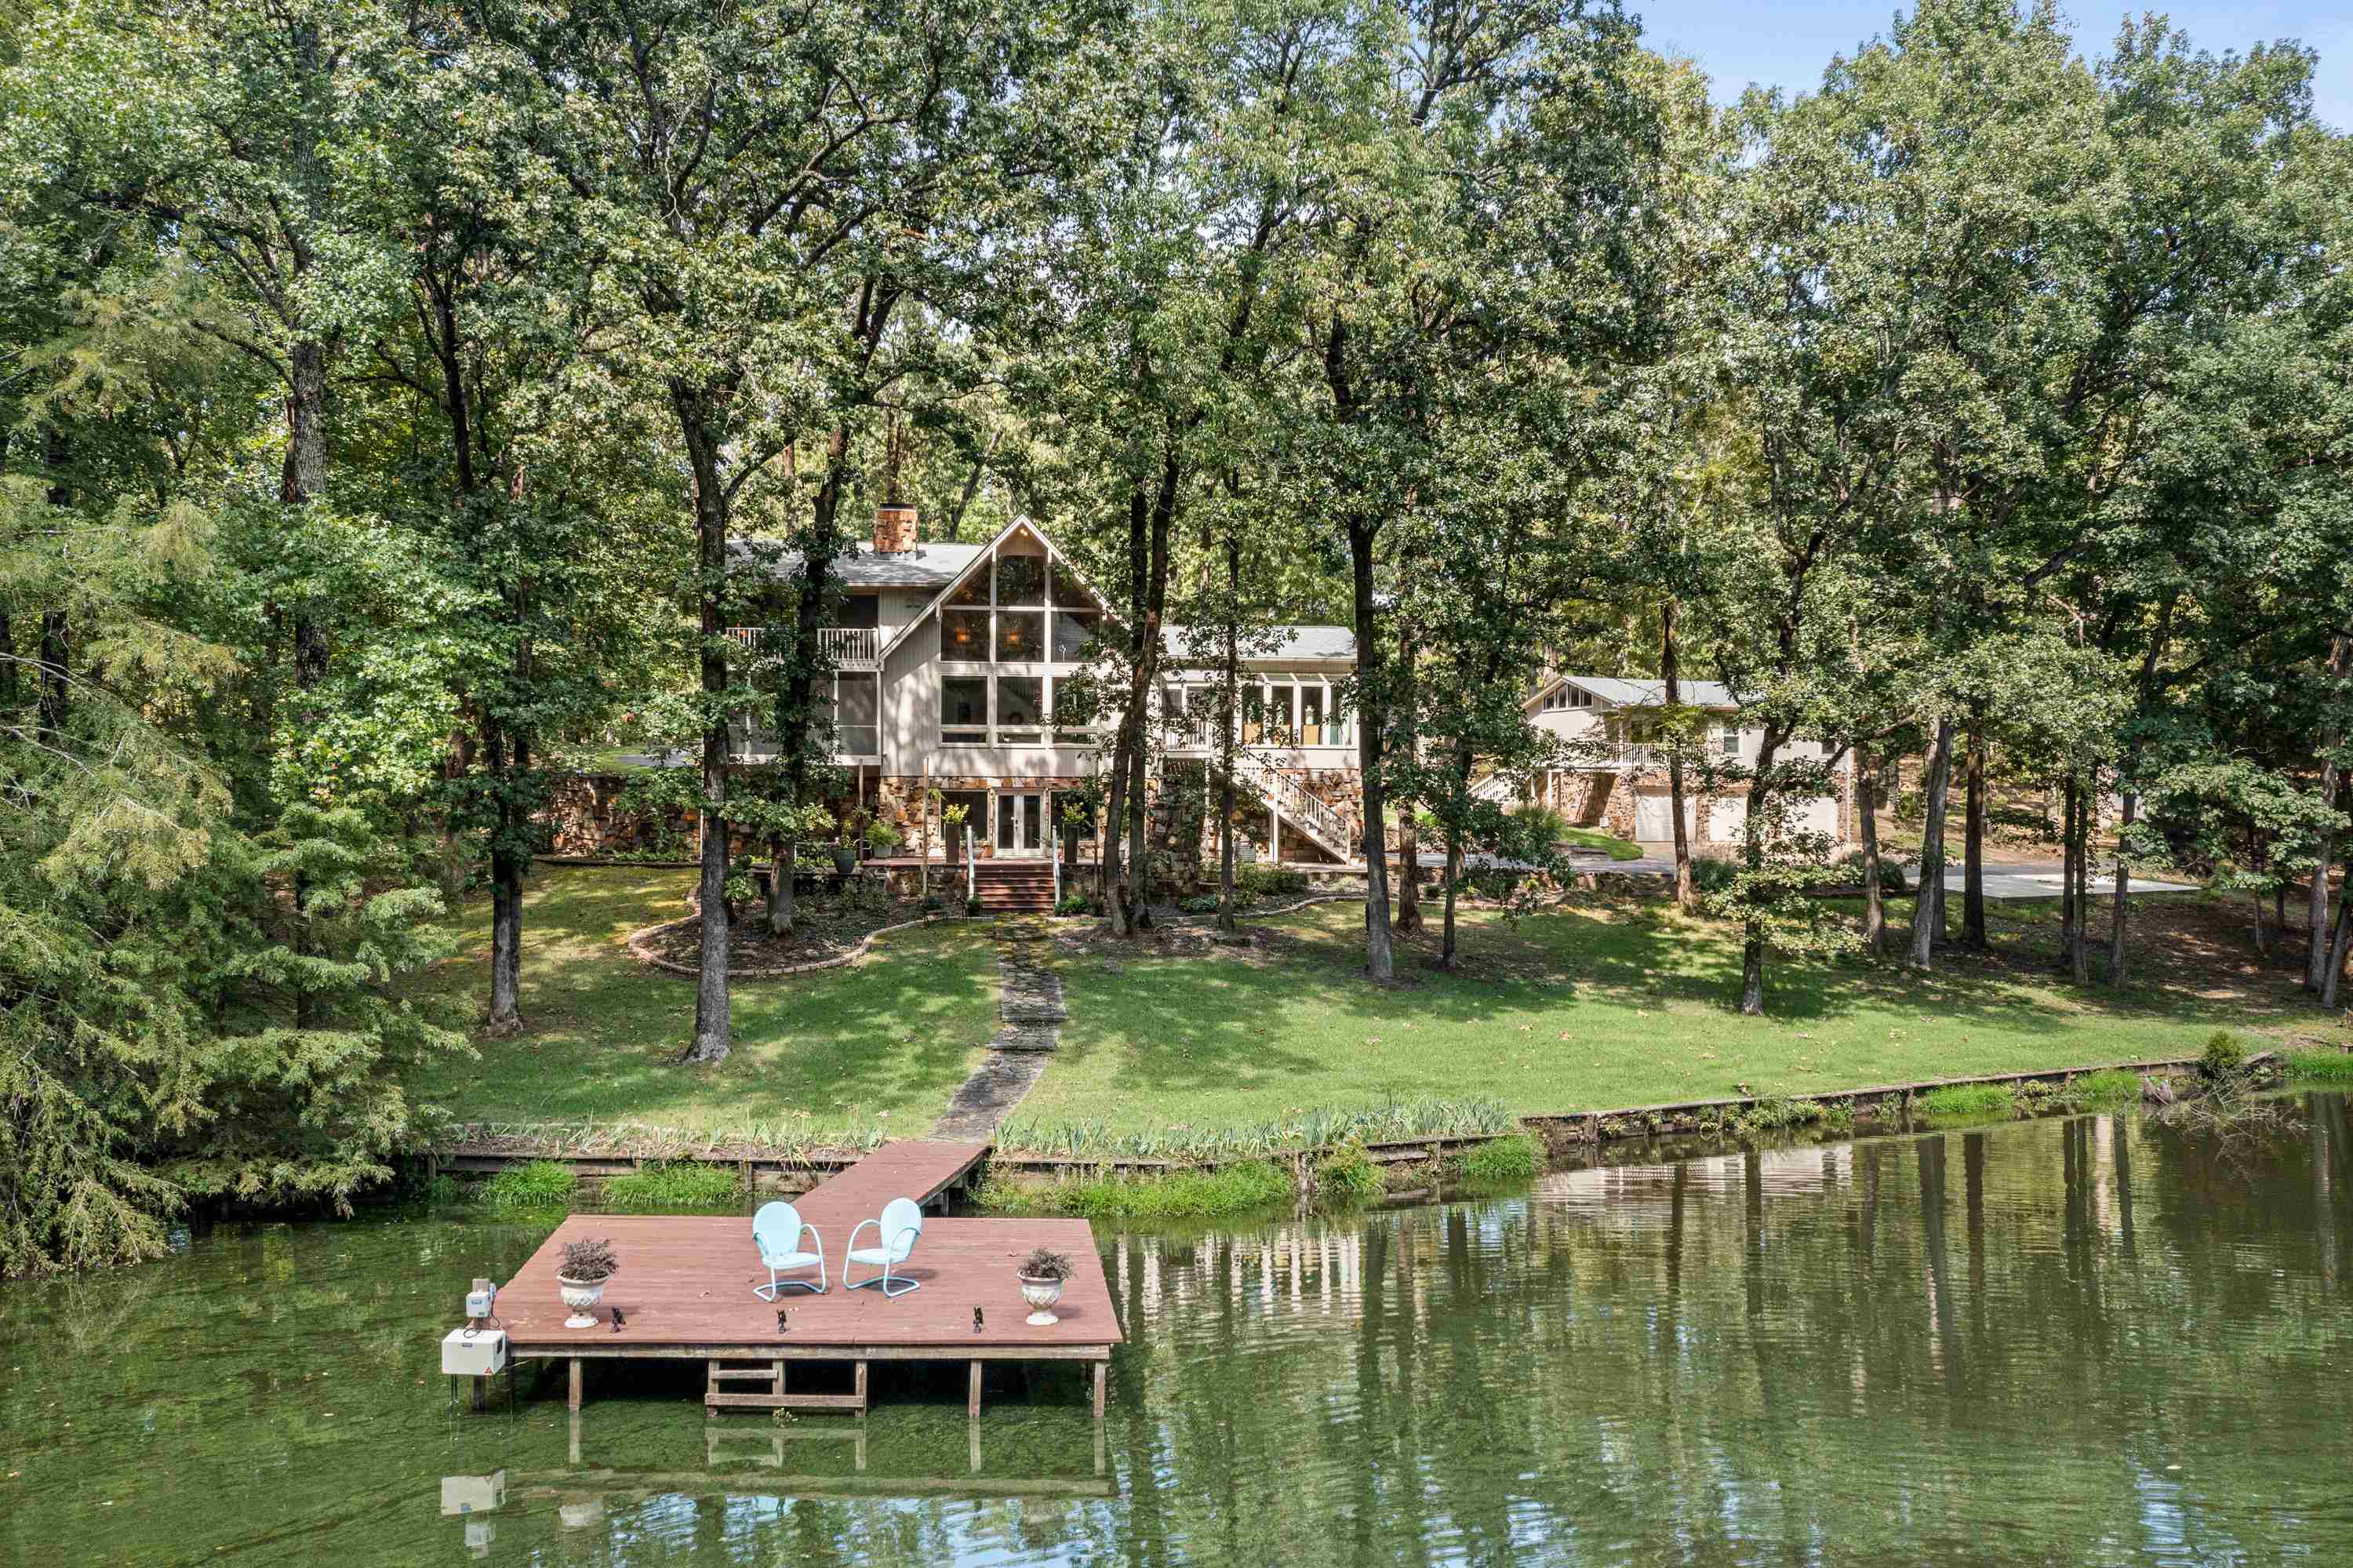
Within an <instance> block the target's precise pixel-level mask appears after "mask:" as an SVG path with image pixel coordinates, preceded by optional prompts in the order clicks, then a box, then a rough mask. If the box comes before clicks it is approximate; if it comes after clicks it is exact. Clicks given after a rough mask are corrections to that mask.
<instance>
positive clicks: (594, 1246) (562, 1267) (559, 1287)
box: [555, 1241, 621, 1329]
mask: <svg viewBox="0 0 2353 1568" xmlns="http://www.w3.org/2000/svg"><path fill="white" fill-rule="evenodd" d="M620 1266H621V1261H620V1259H618V1258H617V1257H615V1256H614V1255H613V1244H612V1243H611V1242H609V1241H576V1242H566V1243H565V1245H564V1261H563V1262H562V1263H560V1264H558V1265H557V1266H556V1269H555V1289H556V1293H557V1294H558V1295H560V1296H562V1297H563V1298H564V1304H565V1306H566V1307H569V1308H572V1316H571V1317H569V1318H566V1319H564V1326H565V1328H567V1329H593V1328H595V1327H596V1312H595V1310H594V1308H596V1303H597V1302H599V1301H602V1300H603V1299H604V1298H605V1285H606V1282H607V1281H608V1280H610V1279H611V1278H612V1277H613V1276H614V1275H615V1274H616V1273H617V1272H618V1271H619V1269H620Z"/></svg>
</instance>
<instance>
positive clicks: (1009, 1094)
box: [931, 916, 1071, 1139]
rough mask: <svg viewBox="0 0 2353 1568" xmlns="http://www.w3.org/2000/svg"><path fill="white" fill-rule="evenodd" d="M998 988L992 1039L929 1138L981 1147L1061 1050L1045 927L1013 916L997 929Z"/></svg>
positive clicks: (1061, 1012) (1061, 1016)
mask: <svg viewBox="0 0 2353 1568" xmlns="http://www.w3.org/2000/svg"><path fill="white" fill-rule="evenodd" d="M1070 1016H1071V1015H1070V1012H1069V1010H1068V1009H1066V1008H1065V1007H1064V1006H1063V1004H1062V977H1061V976H1060V975H1059V974H1056V973H1055V972H1054V944H1053V939H1052V938H1051V937H1050V935H1049V934H1048V932H1047V929H1046V923H1045V922H1044V921H1043V920H1041V919H1039V918H1037V917H1036V916H1015V917H1014V918H1011V919H1008V920H1006V921H1003V922H1001V923H1000V925H999V927H998V930H997V1022H998V1023H999V1025H1000V1027H999V1028H998V1030H997V1038H996V1039H994V1040H992V1041H990V1042H989V1043H988V1047H989V1049H988V1055H987V1058H986V1059H985V1060H983V1061H982V1063H981V1065H979V1066H978V1067H977V1068H976V1069H974V1071H973V1075H972V1076H971V1077H969V1078H966V1079H965V1081H964V1083H963V1084H962V1085H961V1086H958V1087H957V1089H956V1092H955V1095H954V1096H953V1097H950V1098H949V1100H948V1108H947V1114H945V1115H944V1116H943V1117H941V1118H940V1119H939V1120H937V1121H935V1122H934V1123H933V1124H932V1134H931V1135H932V1136H933V1137H934V1138H954V1139H982V1138H987V1137H988V1136H989V1134H991V1133H993V1132H995V1131H996V1130H997V1128H998V1126H999V1125H1000V1124H1002V1123H1003V1122H1004V1120H1005V1118H1007V1117H1008V1116H1010V1115H1012V1114H1013V1107H1016V1106H1018V1105H1019V1104H1020V1103H1021V1101H1022V1099H1023V1098H1024V1097H1027V1096H1028V1094H1029V1091H1030V1090H1031V1089H1032V1088H1034V1087H1036V1086H1037V1083H1038V1080H1039V1078H1042V1077H1044V1076H1045V1075H1046V1058H1047V1056H1048V1055H1049V1054H1051V1053H1052V1051H1053V1050H1054V1048H1055V1047H1056V1046H1058V1045H1060V1044H1061V1043H1062V1028H1061V1026H1062V1024H1063V1023H1064V1022H1067V1021H1068V1020H1069V1018H1070Z"/></svg>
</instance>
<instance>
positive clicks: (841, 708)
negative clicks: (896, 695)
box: [833, 674, 882, 757]
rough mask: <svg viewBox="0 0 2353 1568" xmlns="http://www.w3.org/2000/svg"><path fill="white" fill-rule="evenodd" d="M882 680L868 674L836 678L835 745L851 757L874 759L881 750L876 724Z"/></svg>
mask: <svg viewBox="0 0 2353 1568" xmlns="http://www.w3.org/2000/svg"><path fill="white" fill-rule="evenodd" d="M879 681H880V677H879V676H875V675H866V674H858V675H841V676H837V677H836V678H835V683H834V713H833V725H834V733H835V736H836V737H837V738H836V740H835V742H834V744H835V745H837V746H839V747H840V748H841V749H842V750H843V751H845V752H847V753H848V754H849V755H850V756H852V757H872V756H874V755H876V754H877V753H879V752H880V751H881V749H882V747H881V743H880V741H879V739H878V736H879V734H880V731H879V730H878V729H877V728H876V726H875V722H874V716H875V709H876V694H877V683H878V682H879Z"/></svg>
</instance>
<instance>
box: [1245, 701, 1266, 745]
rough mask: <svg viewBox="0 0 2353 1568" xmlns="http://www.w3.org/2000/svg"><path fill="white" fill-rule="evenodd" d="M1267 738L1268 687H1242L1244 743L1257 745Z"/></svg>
mask: <svg viewBox="0 0 2353 1568" xmlns="http://www.w3.org/2000/svg"><path fill="white" fill-rule="evenodd" d="M1265 738H1266V688H1265V687H1263V686H1244V687H1243V688H1242V744H1243V745H1244V746H1256V745H1257V744H1258V743H1259V742H1260V741H1261V740H1263V739H1265Z"/></svg>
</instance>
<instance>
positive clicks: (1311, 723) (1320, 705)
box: [1299, 686, 1324, 746]
mask: <svg viewBox="0 0 2353 1568" xmlns="http://www.w3.org/2000/svg"><path fill="white" fill-rule="evenodd" d="M1299 744H1300V745H1302V746H1322V745H1323V744H1324V688H1323V687H1321V686H1302V687H1300V688H1299Z"/></svg>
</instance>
